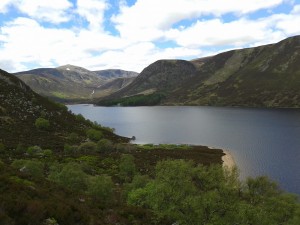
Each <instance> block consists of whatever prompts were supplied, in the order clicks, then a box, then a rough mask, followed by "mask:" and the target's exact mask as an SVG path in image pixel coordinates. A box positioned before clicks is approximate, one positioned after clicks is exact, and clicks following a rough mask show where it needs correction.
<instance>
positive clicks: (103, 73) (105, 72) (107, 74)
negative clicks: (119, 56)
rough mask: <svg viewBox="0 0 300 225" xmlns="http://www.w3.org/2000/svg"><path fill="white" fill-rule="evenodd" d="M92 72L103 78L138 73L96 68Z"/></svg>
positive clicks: (131, 75) (134, 75)
mask: <svg viewBox="0 0 300 225" xmlns="http://www.w3.org/2000/svg"><path fill="white" fill-rule="evenodd" d="M94 72H95V73H96V74H97V75H98V76H100V77H101V78H102V79H104V80H112V79H116V78H132V77H136V76H137V75H139V74H138V73H137V72H133V71H125V70H118V69H108V70H98V71H94Z"/></svg>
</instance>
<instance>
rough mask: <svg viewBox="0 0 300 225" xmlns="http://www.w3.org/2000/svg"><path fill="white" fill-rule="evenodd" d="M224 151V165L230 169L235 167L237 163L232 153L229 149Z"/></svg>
mask: <svg viewBox="0 0 300 225" xmlns="http://www.w3.org/2000/svg"><path fill="white" fill-rule="evenodd" d="M223 152H224V154H225V155H223V156H222V160H223V167H227V168H228V169H232V168H234V167H235V165H236V164H235V161H234V158H233V156H232V154H230V152H229V151H228V150H223Z"/></svg>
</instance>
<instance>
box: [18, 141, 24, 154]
mask: <svg viewBox="0 0 300 225" xmlns="http://www.w3.org/2000/svg"><path fill="white" fill-rule="evenodd" d="M25 152H26V148H25V146H24V145H23V144H21V143H19V144H18V145H17V148H16V153H17V154H23V153H25Z"/></svg>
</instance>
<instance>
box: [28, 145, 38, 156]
mask: <svg viewBox="0 0 300 225" xmlns="http://www.w3.org/2000/svg"><path fill="white" fill-rule="evenodd" d="M26 152H27V153H28V154H29V155H30V156H34V155H37V154H39V153H42V148H41V147H40V146H30V147H28V148H27V151H26Z"/></svg>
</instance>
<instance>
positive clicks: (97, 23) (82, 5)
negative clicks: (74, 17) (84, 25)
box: [77, 0, 109, 29]
mask: <svg viewBox="0 0 300 225" xmlns="http://www.w3.org/2000/svg"><path fill="white" fill-rule="evenodd" d="M108 7H109V5H108V2H107V0H77V12H78V14H79V15H80V16H82V17H83V18H85V19H86V20H87V21H88V22H89V25H90V28H91V29H101V26H102V24H103V21H104V12H105V10H106V9H107V8H108Z"/></svg>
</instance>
